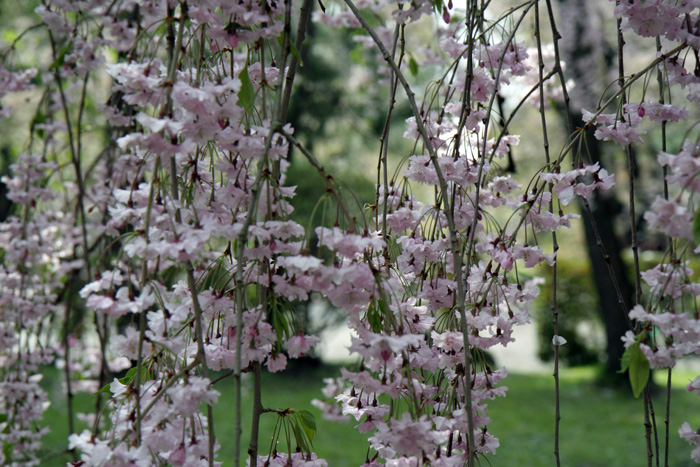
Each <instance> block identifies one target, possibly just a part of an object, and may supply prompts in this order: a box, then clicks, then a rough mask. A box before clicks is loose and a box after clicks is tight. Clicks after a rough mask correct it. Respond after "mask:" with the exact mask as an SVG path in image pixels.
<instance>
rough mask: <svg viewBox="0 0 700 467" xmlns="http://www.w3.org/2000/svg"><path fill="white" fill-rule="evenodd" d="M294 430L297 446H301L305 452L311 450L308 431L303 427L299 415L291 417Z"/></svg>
mask: <svg viewBox="0 0 700 467" xmlns="http://www.w3.org/2000/svg"><path fill="white" fill-rule="evenodd" d="M290 424H291V426H292V431H293V432H294V440H295V441H296V442H297V446H299V448H301V450H302V451H304V452H311V446H309V440H308V438H307V437H306V431H305V430H304V429H303V428H302V427H301V424H300V423H299V417H298V416H297V417H294V418H292V419H291V423H290Z"/></svg>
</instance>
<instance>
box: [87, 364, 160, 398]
mask: <svg viewBox="0 0 700 467" xmlns="http://www.w3.org/2000/svg"><path fill="white" fill-rule="evenodd" d="M137 368H138V367H136V366H135V367H132V368H130V369H129V371H127V372H126V375H125V376H124V377H122V378H119V380H118V381H119V382H120V383H122V384H123V385H125V386H128V385H129V384H131V383H132V382H133V381H134V380H135V379H136V369H137ZM149 379H151V378H150V377H149V374H148V367H147V366H146V365H143V364H142V365H141V383H143V382H145V381H148V380H149ZM111 384H112V383H109V384H107V385H105V386H103V387H102V388H100V390H99V391H97V392H96V393H95V394H93V395H97V394H100V393H103V392H105V393H107V394H111V391H110V385H111Z"/></svg>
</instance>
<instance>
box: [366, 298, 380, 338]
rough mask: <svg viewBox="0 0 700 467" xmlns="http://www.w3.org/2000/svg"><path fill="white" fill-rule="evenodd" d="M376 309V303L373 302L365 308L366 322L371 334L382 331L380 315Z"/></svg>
mask: <svg viewBox="0 0 700 467" xmlns="http://www.w3.org/2000/svg"><path fill="white" fill-rule="evenodd" d="M377 308H378V307H377V302H376V301H374V300H373V301H371V302H370V304H369V307H368V308H367V322H368V323H369V327H370V329H372V332H375V333H377V332H381V330H382V315H381V313H380V311H379V310H378V309H377Z"/></svg>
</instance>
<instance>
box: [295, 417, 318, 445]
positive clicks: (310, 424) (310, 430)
mask: <svg viewBox="0 0 700 467" xmlns="http://www.w3.org/2000/svg"><path fill="white" fill-rule="evenodd" d="M297 415H299V421H300V422H301V426H302V428H303V429H304V431H305V432H306V436H307V437H308V438H309V443H310V444H313V442H314V435H315V434H316V418H315V417H314V414H312V413H311V412H309V411H308V410H299V411H298V412H297Z"/></svg>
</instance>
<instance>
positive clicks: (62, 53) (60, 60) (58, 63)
mask: <svg viewBox="0 0 700 467" xmlns="http://www.w3.org/2000/svg"><path fill="white" fill-rule="evenodd" d="M72 49H73V43H72V42H69V43H67V44H65V45H64V46H63V47H61V48H60V49H59V50H58V53H57V54H56V59H55V60H54V61H53V63H51V66H50V67H49V70H53V69H54V68H58V67H62V66H63V65H65V63H66V54H68V53H69V52H70V51H71V50H72Z"/></svg>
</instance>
